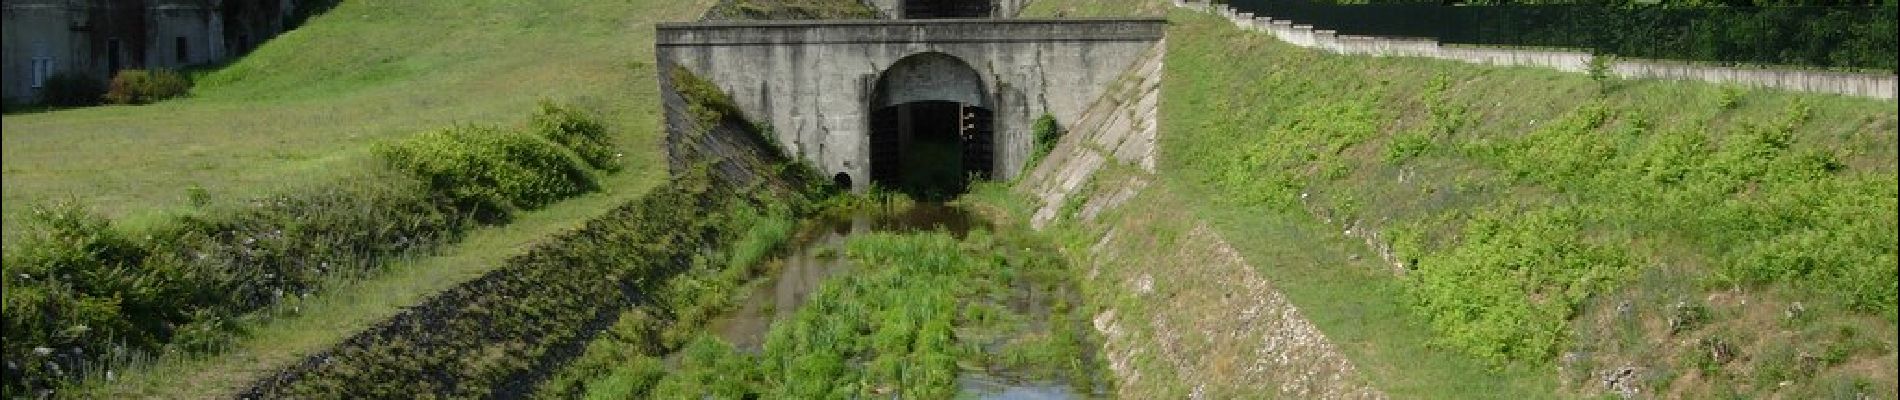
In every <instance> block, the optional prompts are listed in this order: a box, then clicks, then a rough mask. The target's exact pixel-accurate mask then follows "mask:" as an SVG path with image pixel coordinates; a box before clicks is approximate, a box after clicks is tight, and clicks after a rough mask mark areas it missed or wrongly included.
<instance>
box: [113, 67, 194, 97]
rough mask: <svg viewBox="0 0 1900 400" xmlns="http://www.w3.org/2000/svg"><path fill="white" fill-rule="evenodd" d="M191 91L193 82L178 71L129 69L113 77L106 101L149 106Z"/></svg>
mask: <svg viewBox="0 0 1900 400" xmlns="http://www.w3.org/2000/svg"><path fill="white" fill-rule="evenodd" d="M189 90H191V81H189V80H186V79H185V76H184V75H181V74H179V73H178V72H177V71H172V70H166V69H160V70H152V71H146V70H142V69H128V70H121V71H119V73H118V74H117V75H113V76H112V82H111V83H110V84H109V85H108V86H107V89H106V94H105V100H106V102H108V103H112V104H149V103H152V102H156V101H160V100H165V99H169V98H173V97H178V96H183V95H185V92H187V91H189Z"/></svg>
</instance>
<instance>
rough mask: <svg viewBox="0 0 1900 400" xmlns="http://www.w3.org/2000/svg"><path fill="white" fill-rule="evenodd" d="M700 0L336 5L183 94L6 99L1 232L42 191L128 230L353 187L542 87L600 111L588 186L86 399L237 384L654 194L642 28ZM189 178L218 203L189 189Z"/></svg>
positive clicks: (522, 106) (653, 116)
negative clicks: (612, 166)
mask: <svg viewBox="0 0 1900 400" xmlns="http://www.w3.org/2000/svg"><path fill="white" fill-rule="evenodd" d="M711 3H712V1H706V0H698V1H683V2H682V1H659V0H638V1H624V2H596V1H550V2H511V1H460V0H457V1H447V0H430V1H402V2H346V3H345V4H343V5H341V6H339V7H337V8H336V9H335V10H333V11H332V12H330V13H328V14H325V15H323V16H320V17H317V18H316V19H314V20H312V21H311V22H310V23H309V24H308V25H306V26H305V27H303V28H301V29H299V30H296V31H293V32H289V33H287V34H285V35H284V36H281V37H279V38H278V39H276V40H273V41H271V42H269V43H267V44H266V45H264V46H263V47H261V48H259V50H258V51H257V52H255V53H253V54H251V55H249V56H247V57H245V58H243V59H240V60H236V61H234V62H233V63H232V64H230V65H227V66H224V67H222V68H219V69H215V70H211V71H207V72H205V73H202V74H200V75H199V76H198V81H197V82H198V83H197V88H196V89H195V90H194V92H193V94H192V95H191V96H190V97H188V98H184V99H179V100H174V101H168V102H163V103H158V104H154V105H148V106H140V107H95V108H83V109H70V110H59V111H49V112H38V113H26V114H12V115H6V116H5V117H4V124H5V127H6V129H5V132H4V135H3V137H4V143H3V144H4V152H5V153H4V161H3V162H4V171H5V173H4V178H5V179H4V189H5V198H4V220H5V229H6V235H7V237H8V238H9V239H11V238H12V237H13V235H14V234H15V230H16V229H18V228H19V225H17V224H19V223H20V222H21V218H18V217H19V216H21V215H23V213H26V212H29V211H30V210H31V209H32V206H33V205H34V204H37V203H41V202H48V201H76V202H79V203H80V204H83V205H86V206H88V207H91V208H93V209H95V210H98V211H101V212H102V213H104V214H106V215H108V216H110V217H112V218H114V219H115V222H117V223H119V224H121V225H129V226H126V228H129V230H131V231H133V232H136V231H137V230H138V229H139V228H140V226H143V225H151V224H164V223H166V222H165V221H167V220H168V219H169V216H170V215H172V214H174V213H179V212H186V211H198V210H203V211H211V210H219V209H224V208H222V207H223V206H235V205H238V204H242V203H243V202H244V201H246V200H248V199H249V198H250V197H252V196H256V195H263V194H268V193H282V192H288V191H293V190H294V189H297V188H310V187H322V186H326V185H330V186H333V185H351V184H353V183H352V182H350V181H348V179H354V178H352V177H363V176H382V175H386V174H375V173H363V172H367V171H369V170H374V169H381V168H384V167H383V166H382V165H380V160H379V158H377V157H376V156H375V155H373V154H372V153H371V151H370V150H371V148H372V147H374V146H373V144H376V143H380V142H386V141H390V140H394V139H399V138H404V137H408V136H410V135H413V134H416V133H420V132H424V131H430V130H437V129H441V128H446V127H449V126H453V125H458V124H484V125H508V126H515V125H519V124H521V123H522V122H523V121H522V119H523V118H522V116H524V115H526V114H527V113H528V111H530V110H533V109H534V107H535V104H536V103H537V102H538V101H540V100H542V99H553V100H557V101H562V102H566V103H571V104H576V105H579V106H580V107H582V108H585V109H588V110H589V111H592V112H594V113H598V114H599V115H600V116H601V117H602V120H603V122H605V123H606V124H608V125H609V126H608V128H609V130H610V131H612V132H615V133H617V137H616V138H615V140H616V141H617V142H618V143H616V144H617V148H618V149H619V150H620V151H621V152H622V153H623V154H624V157H622V158H621V159H620V161H621V163H622V166H623V167H625V168H624V169H623V170H622V171H621V172H619V173H615V174H605V175H601V177H600V182H599V183H600V186H601V188H600V191H599V192H597V193H592V194H587V195H584V196H581V197H578V198H575V199H571V200H568V201H565V202H560V203H557V204H554V205H552V206H550V207H548V208H545V209H540V210H534V211H527V212H523V213H521V214H520V215H518V216H517V218H515V219H514V221H513V222H512V223H510V224H508V225H502V226H492V227H485V228H481V229H478V230H475V231H473V232H471V233H470V234H469V235H468V236H467V237H466V238H465V239H464V240H463V241H461V242H459V243H456V244H453V245H450V246H448V247H446V248H443V249H441V251H440V253H439V254H437V255H434V256H427V257H417V258H414V259H410V260H405V261H399V262H395V263H392V264H393V265H390V266H388V267H387V271H388V272H387V273H383V274H378V275H373V276H370V277H368V279H366V280H364V281H361V282H352V283H349V284H344V285H335V287H336V289H335V290H326V291H323V292H319V293H316V294H314V295H312V296H310V297H309V298H307V299H305V300H302V301H292V302H286V303H284V304H283V305H280V306H278V307H277V308H275V309H273V310H271V311H268V312H265V313H262V314H263V315H261V316H258V317H262V318H252V319H247V320H246V322H243V324H244V325H245V326H246V327H247V329H246V330H247V331H248V332H247V333H246V334H244V335H240V337H239V338H238V339H236V341H235V342H234V343H231V344H230V345H228V346H226V347H225V349H224V350H221V351H219V352H214V354H211V355H206V356H187V355H182V354H165V355H161V356H160V357H159V358H158V359H157V360H155V361H152V362H147V363H142V364H141V365H138V366H134V367H132V368H130V369H128V370H119V371H114V372H115V374H114V375H115V376H116V379H115V380H114V381H112V382H105V381H103V380H91V381H88V382H87V383H86V384H85V386H82V387H80V388H78V391H79V393H82V396H81V397H161V398H208V397H218V396H227V395H230V394H232V393H233V391H234V390H237V389H241V388H242V387H243V386H244V385H246V384H248V383H249V382H251V381H253V380H255V379H257V378H259V377H262V376H263V374H266V373H269V372H271V371H273V370H275V369H277V368H280V367H282V366H283V365H285V364H287V363H290V362H294V361H296V360H299V359H301V357H303V356H305V355H308V354H310V353H312V352H315V351H319V350H322V349H324V348H327V347H328V346H330V345H332V344H334V343H336V342H337V341H338V340H341V339H343V338H346V337H348V336H349V335H351V334H354V333H355V332H357V331H359V330H361V329H363V328H365V327H367V326H369V325H370V324H373V323H375V322H377V321H380V320H382V319H385V318H388V317H389V316H391V315H393V314H395V313H397V312H399V311H401V310H402V309H404V308H405V307H408V306H410V305H413V304H416V303H417V302H419V301H421V300H422V299H425V298H427V297H428V296H430V295H433V294H435V293H438V292H441V291H443V290H446V289H448V288H451V287H454V286H456V285H458V284H460V283H462V282H464V281H467V280H469V279H473V278H475V277H478V276H481V275H482V274H483V273H485V272H487V271H490V270H492V269H494V268H496V267H499V266H501V265H502V264H504V260H506V259H507V258H508V257H511V256H514V255H517V254H519V253H521V252H522V251H523V250H525V249H527V248H529V247H531V245H532V244H534V243H536V242H539V241H541V240H544V239H546V238H548V237H552V236H553V235H554V234H556V233H558V232H561V231H566V230H570V229H573V228H575V227H578V226H579V225H581V224H582V223H583V222H585V221H586V220H588V219H590V218H594V217H597V216H599V215H601V214H602V213H603V212H605V211H607V210H608V209H610V208H612V207H615V206H618V205H620V204H623V203H625V202H627V201H628V200H630V199H633V198H635V197H637V196H639V195H641V194H643V193H645V192H647V191H648V190H649V189H650V188H651V187H653V186H654V185H655V184H656V183H658V182H659V181H660V180H662V179H663V178H664V177H665V176H666V174H667V172H666V167H665V161H664V148H663V147H662V146H660V143H659V140H660V138H661V137H662V135H663V133H662V131H661V128H660V121H659V116H658V113H659V111H660V106H659V96H658V84H657V82H655V81H654V77H655V72H654V68H653V65H652V60H653V55H652V51H651V50H652V46H651V43H652V32H653V31H652V27H651V26H652V24H653V23H655V22H662V21H683V20H692V19H695V18H697V17H698V16H699V14H700V13H701V12H702V11H703V10H705V8H706V7H707V6H709V5H710V4H711ZM193 187H202V188H203V189H204V190H203V193H205V194H208V195H209V196H206V197H208V199H209V202H207V203H206V204H192V203H193V201H192V200H191V199H190V197H191V196H189V195H188V193H190V192H192V191H195V190H193V189H190V188H193ZM9 243H11V242H9ZM9 250H11V249H9ZM67 394H71V393H67Z"/></svg>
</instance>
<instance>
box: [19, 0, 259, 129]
mask: <svg viewBox="0 0 1900 400" xmlns="http://www.w3.org/2000/svg"><path fill="white" fill-rule="evenodd" d="M293 8H294V7H293V4H292V0H0V26H3V28H0V30H4V44H3V47H0V55H4V68H3V69H4V77H3V79H0V91H3V92H4V97H5V99H6V101H8V102H12V103H27V102H32V101H34V100H35V99H36V98H37V96H38V95H39V93H40V90H41V88H42V86H43V84H44V82H45V81H46V80H47V79H49V78H51V77H52V76H53V75H55V74H60V73H77V74H82V75H85V76H87V77H91V78H93V79H97V80H99V81H101V82H104V81H106V80H109V79H110V78H111V76H112V74H113V73H115V72H116V71H118V70H122V69H152V68H168V69H177V68H182V67H186V66H191V65H197V64H206V63H214V62H219V61H223V60H226V59H229V58H231V57H234V56H238V55H242V54H244V53H246V52H249V51H250V50H251V49H253V48H255V47H256V46H257V45H258V43H261V42H263V41H264V40H265V39H268V38H270V37H271V36H275V35H276V34H277V33H279V32H282V31H283V30H284V29H285V23H286V21H288V17H289V16H290V15H291V12H292V10H293Z"/></svg>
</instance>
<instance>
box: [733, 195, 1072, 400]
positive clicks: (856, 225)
mask: <svg viewBox="0 0 1900 400" xmlns="http://www.w3.org/2000/svg"><path fill="white" fill-rule="evenodd" d="M992 228H993V227H991V226H990V224H989V223H988V222H987V221H985V220H984V219H983V218H982V217H980V216H978V215H976V214H973V213H971V212H969V211H967V210H965V209H963V208H959V207H956V206H952V205H944V204H939V203H918V204H916V205H913V206H908V207H903V208H902V209H900V210H894V211H893V210H866V211H857V212H851V213H848V214H847V215H827V216H824V217H819V218H817V219H815V220H813V221H809V222H808V223H807V224H806V225H805V226H804V227H802V228H801V231H800V232H799V233H798V234H796V235H795V236H794V237H793V239H792V241H791V243H789V245H788V246H787V250H786V251H784V252H782V253H780V254H781V255H780V256H778V257H774V258H772V259H769V260H767V261H765V262H766V263H767V264H766V265H765V267H764V268H763V271H764V272H763V273H762V274H763V276H762V277H761V278H758V281H757V282H755V283H754V284H753V286H752V287H751V293H750V294H749V295H748V297H747V298H746V300H744V301H743V302H742V303H740V304H738V305H737V306H736V307H735V308H734V309H733V310H731V311H729V312H727V313H726V314H725V315H722V316H720V317H719V318H716V319H714V320H712V321H711V322H710V323H709V324H708V325H707V328H706V329H707V332H708V333H710V334H712V335H715V336H717V337H719V338H720V339H722V340H724V341H726V342H727V343H729V344H731V345H732V346H733V347H734V348H735V349H737V350H739V351H741V352H746V353H749V354H758V353H760V352H761V351H763V347H764V344H765V340H766V336H767V333H768V332H769V331H770V330H771V328H772V326H773V324H774V323H776V322H779V321H785V320H788V319H790V318H791V317H792V316H793V315H794V314H795V313H796V312H797V311H798V309H799V307H800V306H801V305H803V304H804V303H805V301H806V300H807V299H808V298H809V297H810V296H811V295H812V294H813V293H814V292H815V291H816V290H817V289H818V288H819V287H820V286H821V285H823V284H824V283H825V282H827V281H828V280H831V279H832V278H835V277H838V276H841V274H849V273H851V272H852V270H853V269H854V268H855V266H854V265H853V263H852V262H851V261H850V260H849V259H848V258H847V257H845V256H844V253H845V246H846V243H847V242H848V241H849V240H850V239H851V238H852V237H853V236H857V235H864V234H868V233H873V232H891V233H916V232H926V231H947V232H949V233H950V234H951V235H953V236H956V237H958V238H962V237H964V236H965V235H967V234H968V233H969V232H970V231H971V230H974V229H983V230H988V229H992ZM1031 298H1032V299H1033V298H1034V296H1031ZM1043 303H1046V302H1045V301H1035V300H1031V301H1022V302H1020V304H1017V305H1014V306H1012V307H1013V308H1016V307H1021V308H1034V307H1042V308H1045V309H1042V310H1036V309H1023V310H1020V311H1022V312H1024V313H1025V314H1032V315H1042V316H1045V317H1046V316H1047V315H1048V311H1047V310H1046V308H1047V305H1046V304H1043ZM1072 386H1073V385H1070V384H1069V383H1068V382H1064V381H1061V380H1033V379H1020V378H1016V377H1011V376H1008V374H1007V373H996V372H993V371H983V370H970V369H969V368H965V370H964V371H962V372H961V373H959V374H958V376H957V388H958V391H959V392H960V393H959V394H958V395H957V398H975V399H999V400H1055V399H1081V398H1097V397H1103V396H1102V395H1099V393H1100V392H1102V391H1103V390H1105V388H1095V389H1094V390H1090V391H1089V392H1096V393H1078V392H1077V391H1076V390H1075V389H1074V388H1072Z"/></svg>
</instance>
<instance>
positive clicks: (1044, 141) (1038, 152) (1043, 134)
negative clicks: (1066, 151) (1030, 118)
mask: <svg viewBox="0 0 1900 400" xmlns="http://www.w3.org/2000/svg"><path fill="white" fill-rule="evenodd" d="M1029 131H1030V132H1033V133H1035V135H1036V136H1035V137H1036V148H1035V149H1034V152H1033V153H1030V156H1029V165H1031V166H1034V165H1036V163H1037V162H1039V161H1042V158H1043V157H1045V156H1048V155H1049V152H1050V151H1053V150H1055V149H1056V142H1060V141H1062V126H1060V125H1057V124H1056V117H1055V116H1052V115H1049V114H1043V115H1042V116H1041V117H1037V118H1036V122H1035V124H1033V125H1030V127H1029Z"/></svg>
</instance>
